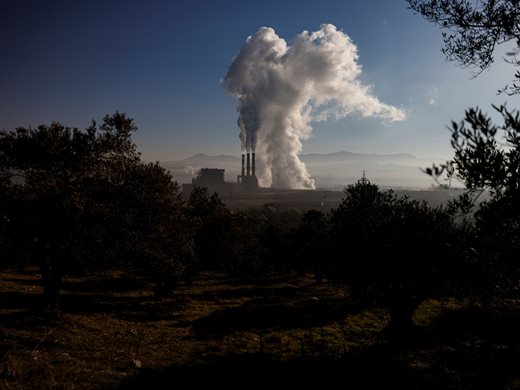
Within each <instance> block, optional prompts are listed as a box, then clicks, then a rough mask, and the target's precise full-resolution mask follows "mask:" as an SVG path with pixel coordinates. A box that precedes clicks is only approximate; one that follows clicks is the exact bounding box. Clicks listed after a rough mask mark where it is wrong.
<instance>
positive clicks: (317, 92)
mask: <svg viewBox="0 0 520 390" xmlns="http://www.w3.org/2000/svg"><path fill="white" fill-rule="evenodd" d="M357 59H358V54H357V47H356V46H355V45H354V44H353V43H352V41H351V39H350V38H349V37H348V35H346V34H345V33H343V32H342V31H338V30H337V29H336V27H335V26H334V25H332V24H323V25H322V26H321V28H320V29H319V30H318V31H315V32H312V33H309V32H307V31H303V32H302V33H301V34H299V35H298V36H296V39H295V40H294V42H293V44H292V46H288V45H287V43H286V42H285V40H284V39H282V38H280V37H279V36H278V35H276V33H275V31H274V30H273V29H272V28H269V27H262V28H260V29H259V30H258V32H257V33H256V34H255V35H253V36H250V37H248V38H247V40H246V43H245V44H244V46H242V49H241V50H240V53H239V54H238V56H237V57H236V58H235V59H234V60H233V62H232V63H231V66H230V67H229V70H228V72H227V74H226V77H225V78H224V80H223V81H222V84H223V86H224V87H225V88H226V89H227V90H228V91H229V92H230V93H231V94H232V95H233V96H235V97H237V99H238V100H239V103H240V104H239V106H238V112H239V118H238V126H239V127H240V139H241V140H242V151H255V150H256V156H257V160H258V163H257V175H258V179H259V183H260V185H261V186H265V187H268V186H273V187H278V188H293V189H304V188H315V185H314V180H313V179H312V178H311V176H310V174H309V172H307V168H306V167H305V164H304V163H303V162H302V161H300V159H299V157H298V154H299V153H300V152H301V150H302V143H301V141H302V140H305V139H307V138H308V137H309V136H310V134H311V131H312V127H311V126H310V123H311V122H313V121H323V120H326V119H327V118H329V117H331V116H334V117H335V118H342V117H345V116H347V115H349V114H351V113H356V114H358V115H360V116H362V117H379V118H381V119H383V120H386V121H391V122H394V121H402V120H404V119H405V113H404V112H403V111H402V110H400V109H398V108H396V107H393V106H390V105H387V104H385V103H382V102H380V101H379V100H378V99H377V98H376V97H375V96H373V95H372V93H371V88H370V86H366V85H363V84H361V82H360V81H359V80H358V77H359V76H360V74H361V66H360V65H359V64H358V63H357Z"/></svg>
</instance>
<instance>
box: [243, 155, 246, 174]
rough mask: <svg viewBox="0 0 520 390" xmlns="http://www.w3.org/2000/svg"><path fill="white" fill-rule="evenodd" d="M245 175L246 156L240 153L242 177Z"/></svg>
mask: <svg viewBox="0 0 520 390" xmlns="http://www.w3.org/2000/svg"><path fill="white" fill-rule="evenodd" d="M245 174H246V155H245V154H244V153H242V176H245Z"/></svg>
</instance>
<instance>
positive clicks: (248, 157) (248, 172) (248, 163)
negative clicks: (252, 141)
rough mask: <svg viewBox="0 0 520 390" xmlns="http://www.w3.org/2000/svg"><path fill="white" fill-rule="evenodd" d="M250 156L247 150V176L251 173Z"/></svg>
mask: <svg viewBox="0 0 520 390" xmlns="http://www.w3.org/2000/svg"><path fill="white" fill-rule="evenodd" d="M250 161H251V160H250V156H249V152H248V153H247V176H250V175H251V168H250V166H251V164H250Z"/></svg>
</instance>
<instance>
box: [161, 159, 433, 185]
mask: <svg viewBox="0 0 520 390" xmlns="http://www.w3.org/2000/svg"><path fill="white" fill-rule="evenodd" d="M300 158H301V160H302V161H303V162H304V163H305V165H306V166H307V169H308V170H309V172H310V173H311V175H312V177H313V178H314V180H315V181H316V185H317V186H318V187H320V188H330V189H335V188H337V189H340V188H343V187H345V186H346V185H348V184H351V183H353V182H355V181H356V180H358V179H359V178H360V177H361V176H362V174H363V171H365V172H366V175H367V177H368V178H369V179H370V180H371V181H372V182H374V183H376V184H378V185H380V186H383V187H394V188H397V187H405V188H428V187H431V186H432V185H433V184H435V183H434V182H433V180H432V179H431V178H430V177H429V176H427V175H426V174H424V173H423V172H422V171H421V168H423V169H424V168H425V167H430V166H431V165H432V163H434V162H435V163H441V162H442V159H439V158H424V157H422V158H421V157H416V156H414V155H412V154H407V153H399V154H375V153H369V154H365V153H353V152H348V151H340V152H335V153H325V154H320V153H312V154H302V155H300ZM161 165H162V166H163V167H164V168H166V169H168V170H169V171H170V172H171V173H172V175H173V177H174V178H175V180H177V181H178V182H180V183H190V182H191V179H192V178H193V177H194V176H196V174H197V172H198V170H199V169H201V168H220V169H225V170H226V172H225V176H226V180H228V181H236V180H237V179H236V177H237V175H239V174H240V166H241V157H238V156H231V155H218V156H210V155H207V154H196V155H193V156H191V157H188V158H185V159H183V160H177V161H164V162H161Z"/></svg>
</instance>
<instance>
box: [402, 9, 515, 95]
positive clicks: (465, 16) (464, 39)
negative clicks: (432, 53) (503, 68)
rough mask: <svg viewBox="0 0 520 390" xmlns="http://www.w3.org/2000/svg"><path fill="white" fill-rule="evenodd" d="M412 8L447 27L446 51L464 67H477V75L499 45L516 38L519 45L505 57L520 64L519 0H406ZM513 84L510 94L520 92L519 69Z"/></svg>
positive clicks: (450, 57) (450, 58)
mask: <svg viewBox="0 0 520 390" xmlns="http://www.w3.org/2000/svg"><path fill="white" fill-rule="evenodd" d="M407 1H408V3H409V5H410V8H411V9H413V10H415V11H416V12H419V13H420V14H421V15H422V16H424V17H425V18H426V19H427V20H428V21H430V22H433V23H436V24H438V25H439V26H440V27H441V28H443V29H445V30H448V32H443V34H442V35H443V37H444V44H445V46H444V49H443V53H444V54H445V55H446V57H447V58H448V59H449V60H453V61H456V62H458V63H459V64H460V65H461V66H463V67H472V68H473V69H475V75H477V74H479V73H480V72H482V71H483V70H485V69H487V68H489V67H490V66H491V64H492V63H493V62H494V59H495V50H496V48H497V46H498V45H501V44H504V43H507V42H510V41H514V42H515V44H516V48H513V49H512V50H511V51H510V52H509V53H507V54H508V57H509V59H506V61H508V62H510V63H511V64H512V65H515V66H520V59H518V58H517V57H516V55H518V54H520V1H519V0H482V1H475V2H470V1H467V0H407ZM514 79H515V81H514V82H513V84H512V85H511V86H506V87H504V88H503V89H502V90H501V91H505V92H507V93H508V94H510V95H513V94H518V93H520V71H517V72H516V73H515V75H514Z"/></svg>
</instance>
